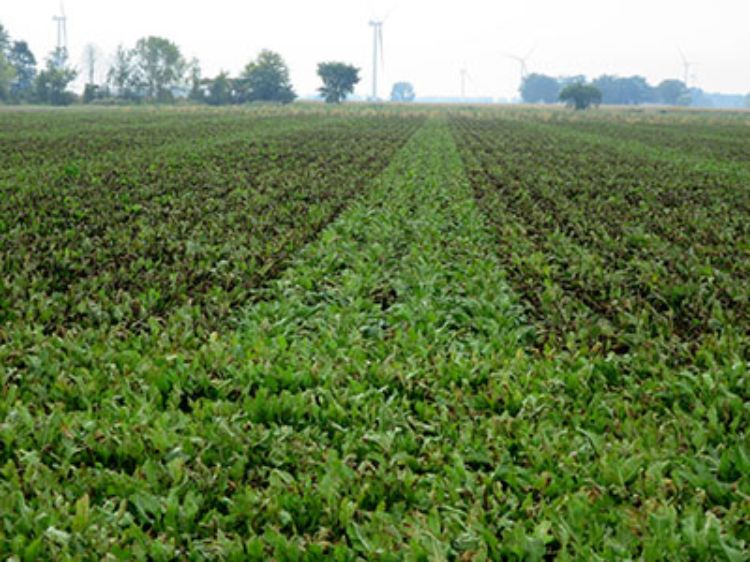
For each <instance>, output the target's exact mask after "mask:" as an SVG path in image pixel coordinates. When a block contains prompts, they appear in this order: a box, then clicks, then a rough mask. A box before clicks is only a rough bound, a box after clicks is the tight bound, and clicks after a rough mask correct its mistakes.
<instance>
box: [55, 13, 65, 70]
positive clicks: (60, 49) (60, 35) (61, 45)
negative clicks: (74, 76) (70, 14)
mask: <svg viewBox="0 0 750 562" xmlns="http://www.w3.org/2000/svg"><path fill="white" fill-rule="evenodd" d="M52 21H54V22H55V23H57V51H56V59H57V60H56V63H57V66H58V67H61V66H63V65H64V64H65V59H66V58H67V56H68V27H67V22H68V18H67V17H65V6H63V3H62V2H60V15H59V16H52Z"/></svg>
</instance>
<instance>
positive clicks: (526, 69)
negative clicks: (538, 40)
mask: <svg viewBox="0 0 750 562" xmlns="http://www.w3.org/2000/svg"><path fill="white" fill-rule="evenodd" d="M534 51H536V47H532V48H531V49H530V50H529V52H528V53H526V56H525V57H520V56H518V55H514V54H512V53H506V54H505V56H506V57H508V58H510V59H513V60H514V61H516V62H518V64H519V66H520V67H521V82H523V81H524V79H525V78H526V77H527V76H528V75H529V67H528V65H527V63H528V61H529V59H530V58H531V55H533V54H534Z"/></svg>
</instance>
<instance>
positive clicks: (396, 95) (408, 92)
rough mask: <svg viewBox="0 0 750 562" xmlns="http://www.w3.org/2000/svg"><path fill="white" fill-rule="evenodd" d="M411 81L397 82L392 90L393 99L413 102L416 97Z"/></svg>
mask: <svg viewBox="0 0 750 562" xmlns="http://www.w3.org/2000/svg"><path fill="white" fill-rule="evenodd" d="M416 97H417V96H416V94H415V93H414V86H412V84H411V82H396V83H395V84H394V85H393V89H392V90H391V101H394V102H411V101H414V98H416Z"/></svg>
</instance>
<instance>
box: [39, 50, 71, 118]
mask: <svg viewBox="0 0 750 562" xmlns="http://www.w3.org/2000/svg"><path fill="white" fill-rule="evenodd" d="M77 75H78V72H77V71H76V70H75V69H73V68H71V67H70V66H68V53H67V52H66V51H65V49H55V50H54V51H53V52H52V53H51V54H50V56H49V58H48V59H47V64H46V67H45V69H44V70H42V71H41V72H40V73H39V74H38V76H37V77H36V98H37V101H39V102H41V103H48V104H50V105H70V104H71V103H73V102H74V101H75V94H73V92H70V91H68V86H69V85H70V83H71V82H73V80H75V79H76V76H77Z"/></svg>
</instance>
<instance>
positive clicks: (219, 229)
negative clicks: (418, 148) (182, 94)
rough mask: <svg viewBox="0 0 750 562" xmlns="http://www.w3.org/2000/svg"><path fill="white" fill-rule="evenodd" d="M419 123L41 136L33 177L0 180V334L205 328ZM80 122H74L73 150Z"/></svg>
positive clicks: (381, 120) (359, 186)
mask: <svg viewBox="0 0 750 562" xmlns="http://www.w3.org/2000/svg"><path fill="white" fill-rule="evenodd" d="M139 118H140V119H143V120H145V121H146V122H147V120H148V115H147V114H142V115H141V116H140V117H139ZM183 119H187V120H189V119H190V116H189V115H186V116H183ZM306 119H307V118H305V120H306ZM287 121H291V124H290V123H288V122H287ZM419 122H420V119H418V118H410V117H401V118H399V119H395V118H388V117H378V116H372V117H364V116H360V117H341V118H336V117H331V118H330V119H329V120H324V119H318V126H316V127H314V128H313V127H307V126H304V125H303V124H299V123H295V122H294V120H291V119H289V118H287V119H281V118H277V122H276V123H275V126H274V129H275V130H274V131H273V132H269V131H267V130H266V131H265V133H264V134H254V133H253V131H254V127H255V126H256V124H255V122H254V121H253V120H250V121H249V122H248V123H247V124H246V126H247V131H246V133H245V134H244V135H242V134H240V133H237V132H235V133H233V134H228V135H227V136H226V137H222V136H220V135H218V136H217V137H216V138H215V139H207V138H206V137H205V136H203V133H201V127H202V124H201V123H202V121H201V119H197V120H196V122H195V123H194V125H195V140H194V141H193V140H192V138H191V137H192V136H193V135H192V131H191V130H190V129H186V128H185V127H184V126H180V127H177V128H176V131H177V132H179V134H180V135H183V136H184V137H185V138H186V140H185V142H183V143H178V144H175V145H168V146H165V147H163V148H161V149H159V150H157V149H145V150H133V151H121V152H113V153H112V154H109V155H106V156H103V155H101V154H96V153H95V154H93V155H92V156H91V157H90V158H75V159H69V160H67V161H66V160H64V159H63V158H62V157H61V155H60V154H61V153H60V151H61V150H62V149H60V148H56V149H55V151H53V152H52V153H50V147H49V145H47V144H46V143H44V142H40V145H39V147H38V152H34V150H33V149H30V150H31V152H30V157H31V158H32V159H33V158H34V156H35V155H37V156H39V157H40V159H44V160H47V159H48V163H46V164H45V165H43V166H40V167H37V169H36V170H35V171H34V173H33V178H34V180H35V181H31V180H30V177H32V176H26V175H24V174H21V173H19V174H18V177H17V179H10V180H6V181H5V182H4V183H3V185H2V187H1V188H0V189H2V192H3V197H2V199H0V217H2V218H1V219H0V255H2V256H3V260H2V264H1V265H0V274H1V275H2V277H1V279H2V283H1V284H0V342H1V341H3V340H6V339H7V338H9V337H10V333H11V332H12V331H13V329H14V328H13V327H14V326H15V327H18V328H20V327H24V329H30V328H39V329H43V330H44V331H45V332H46V333H57V334H63V333H67V332H69V331H70V330H74V331H75V330H81V329H86V328H104V329H110V328H111V329H116V330H117V331H118V332H120V333H125V332H138V331H141V330H143V329H145V328H147V327H148V324H149V323H153V322H154V321H155V320H158V319H165V318H168V317H169V316H171V315H174V314H175V313H177V312H178V311H182V312H186V313H187V315H188V316H192V317H193V318H194V319H195V322H196V323H197V324H198V325H200V326H204V327H210V326H212V325H213V324H214V322H215V321H216V320H217V319H219V318H223V317H224V316H225V315H226V314H227V313H228V312H229V311H230V310H231V309H232V308H233V307H234V306H236V305H238V304H240V303H242V302H244V301H245V300H247V298H248V295H249V291H251V290H252V289H253V288H254V287H257V286H258V285H259V284H260V283H261V282H262V281H263V280H264V279H267V278H268V277H269V276H272V275H273V274H274V273H275V272H276V271H278V269H279V267H281V265H282V264H283V263H284V262H285V261H286V259H287V258H288V256H289V255H291V254H292V253H293V252H294V251H295V250H296V249H297V248H299V247H300V246H301V245H303V244H304V243H306V242H307V241H309V240H310V239H311V238H312V237H314V236H315V235H316V233H317V232H318V231H319V230H320V229H321V228H322V227H323V226H324V225H326V224H327V223H328V222H330V221H331V220H332V219H333V217H335V216H336V214H337V213H338V212H339V211H340V210H341V209H342V208H343V206H345V205H346V204H347V202H348V201H349V200H350V199H351V198H352V197H354V196H356V195H357V194H359V193H360V192H361V191H362V190H363V189H365V187H366V186H367V184H368V182H369V181H370V179H371V178H372V177H374V176H375V175H377V174H378V173H379V172H380V170H382V169H383V167H384V166H385V165H386V164H387V162H388V161H389V159H390V157H391V155H392V154H393V153H394V151H396V150H397V149H398V148H399V147H400V146H401V145H402V144H403V143H404V142H405V141H406V140H407V139H408V137H409V136H410V134H411V133H412V132H413V131H414V130H415V128H416V127H417V126H418V124H419ZM81 128H85V122H83V123H81V124H80V125H79V127H78V128H76V127H73V126H72V127H71V128H70V131H69V133H70V144H71V145H72V146H74V145H75V144H76V143H77V142H78V139H79V138H80V136H81V135H82V131H81ZM231 128H236V126H234V125H232V126H231ZM123 134H126V133H123ZM159 134H161V135H162V136H164V137H169V136H170V135H171V134H172V133H170V132H169V128H168V127H166V131H163V132H160V133H159ZM74 152H75V151H74ZM48 157H49V158H48Z"/></svg>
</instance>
